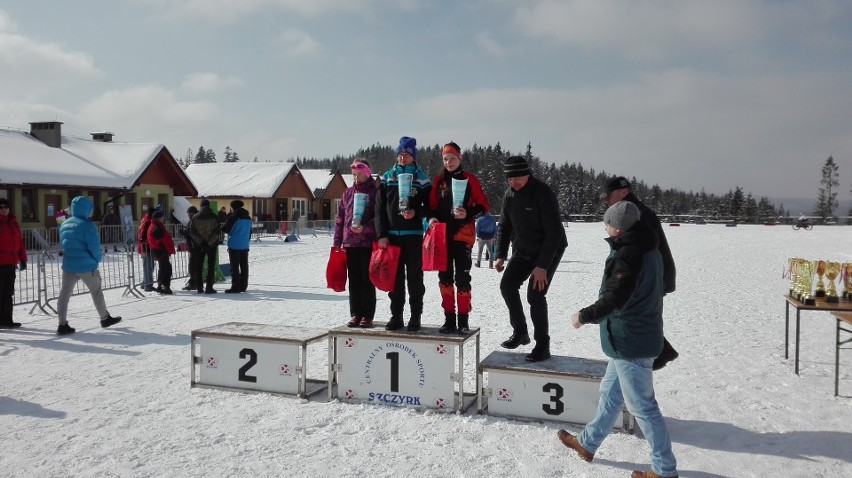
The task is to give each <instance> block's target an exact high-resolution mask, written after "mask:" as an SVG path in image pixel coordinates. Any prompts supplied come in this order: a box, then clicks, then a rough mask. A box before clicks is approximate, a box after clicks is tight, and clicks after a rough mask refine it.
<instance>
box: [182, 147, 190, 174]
mask: <svg viewBox="0 0 852 478" xmlns="http://www.w3.org/2000/svg"><path fill="white" fill-rule="evenodd" d="M190 164H192V148H186V154H184V155H183V169H186V168H188V167H189V165H190Z"/></svg>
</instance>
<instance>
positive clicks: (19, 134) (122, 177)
mask: <svg viewBox="0 0 852 478" xmlns="http://www.w3.org/2000/svg"><path fill="white" fill-rule="evenodd" d="M164 148H165V146H163V145H162V144H138V143H113V142H102V141H92V140H88V139H82V138H75V137H70V136H62V137H61V147H59V148H52V147H50V146H47V145H46V144H44V143H42V142H41V141H39V140H38V139H36V138H34V137H33V136H31V135H30V134H29V133H27V132H24V131H19V130H10V129H0V171H2V173H0V183H3V184H35V185H56V186H69V185H71V186H81V187H102V188H119V189H120V188H125V187H126V188H128V189H129V188H132V187H133V186H134V184H135V182H136V181H137V180H138V179H139V177H140V176H141V175H142V173H143V172H144V171H145V169H146V168H147V167H148V166H149V165H150V164H151V162H152V161H153V160H154V159H156V157H157V155H158V154H159V153H160V151H162V150H163V149H164Z"/></svg>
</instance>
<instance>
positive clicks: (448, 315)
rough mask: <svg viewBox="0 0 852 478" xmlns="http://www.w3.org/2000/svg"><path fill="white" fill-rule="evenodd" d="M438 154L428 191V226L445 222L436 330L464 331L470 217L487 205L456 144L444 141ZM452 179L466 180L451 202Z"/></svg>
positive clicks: (471, 229)
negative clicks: (438, 166) (439, 163)
mask: <svg viewBox="0 0 852 478" xmlns="http://www.w3.org/2000/svg"><path fill="white" fill-rule="evenodd" d="M441 154H442V157H443V161H444V170H443V171H442V172H441V174H439V175H438V176H435V179H433V180H432V190H431V191H430V193H429V216H430V219H429V227H432V225H433V224H435V223H436V222H443V223H445V224H446V225H447V239H446V240H447V267H446V269H445V270H443V271H441V272H438V287H439V288H440V291H441V307H442V308H443V309H444V325H443V326H442V327H441V328H440V329H439V332H440V333H442V334H449V333H453V332H456V331H458V333H460V334H467V333H468V332H470V328H469V324H468V318H469V314H470V310H471V306H470V299H471V296H470V266H471V264H472V262H471V258H470V253H471V250H472V249H473V243H474V241H476V232H475V226H474V220H475V219H476V218H477V217H478V216H481V215H482V214H488V210H489V209H490V206H489V204H488V200H487V199H486V197H485V193H483V192H482V186H481V185H480V184H479V180H478V179H477V178H476V176H474V175H472V174H470V173H468V172H467V171H463V170H462V167H461V159H462V155H461V149H460V148H459V145H457V144H456V143H454V142H452V141H451V142H449V143H447V144H445V145H444V148H443V149H442V150H441ZM454 181H455V182H456V183H457V184H459V183H458V181H467V183H466V186H465V187H464V188H463V189H462V188H457V189H456V193H458V192H460V191H461V192H463V194H462V197H461V198H456V202H455V203H454V202H453V188H454V186H453V182H454ZM459 204H460V206H459ZM457 206H458V207H457ZM454 282H455V288H454V287H453V283H454ZM456 288H457V290H456ZM457 304H458V326H456V317H457V316H456V306H457Z"/></svg>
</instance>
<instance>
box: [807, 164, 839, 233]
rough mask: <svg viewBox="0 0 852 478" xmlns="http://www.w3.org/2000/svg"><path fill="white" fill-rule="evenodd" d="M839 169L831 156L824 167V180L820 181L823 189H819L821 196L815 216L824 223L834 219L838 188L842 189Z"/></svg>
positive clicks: (818, 199)
mask: <svg viewBox="0 0 852 478" xmlns="http://www.w3.org/2000/svg"><path fill="white" fill-rule="evenodd" d="M838 169H840V167H839V166H838V165H837V164H836V163H835V162H834V158H833V157H831V156H829V157H828V159H826V160H825V165H824V166H823V167H822V180H820V184H822V187H821V188H819V196H818V197H817V203H816V206H814V212H813V214H814V216H819V217H821V218H822V221H823V222H825V221H827V220H828V219H830V218H832V217H833V216H832V215H833V214H834V210H835V209H836V208H837V188H838V187H840V180H839V179H838V178H839V176H840V173H838Z"/></svg>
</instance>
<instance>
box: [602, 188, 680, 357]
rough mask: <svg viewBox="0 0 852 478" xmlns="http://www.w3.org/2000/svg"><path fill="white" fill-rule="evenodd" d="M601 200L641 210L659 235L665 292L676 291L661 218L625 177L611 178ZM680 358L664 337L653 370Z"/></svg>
mask: <svg viewBox="0 0 852 478" xmlns="http://www.w3.org/2000/svg"><path fill="white" fill-rule="evenodd" d="M601 199H603V201H604V202H605V203H606V205H607V206H612V205H613V204H615V203H617V202H618V201H630V202H632V203H633V204H635V205H636V207H638V208H639V212H640V213H641V216H640V218H639V220H640V221H641V222H642V223H643V224H645V227H647V228H648V229H651V230H652V231H654V232H655V233H656V234H657V248H658V250H659V251H660V255H661V256H663V292H664V294H663V295H664V296H665V294H668V293H670V292H674V291H675V263H674V258H673V257H672V251H671V249H669V243H668V241H667V240H666V233H665V232H663V226H662V224H660V218H659V217H657V215H656V214H655V213H654V211H652V210H651V208H649V207H648V206H646V205H645V204H643V203H642V201H640V200H639V198H637V197H636V195H635V194H633V192H632V191H631V190H630V181H628V180H627V178H625V177H624V176H616V177H613V178H610V180H609V181H607V182H606V189H605V190H604V192H603V193H601ZM677 357H678V353H677V350H675V349H674V347H672V344H670V343H669V341H668V340H667V339H666V338H665V337H663V351H662V352H661V353H660V355H659V356H658V357H657V358H656V359H655V360H654V365H653V369H654V370H659V369H661V368H663V367H665V366H666V364H668V363H669V362H671V361H672V360H674V359H676V358H677Z"/></svg>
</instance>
